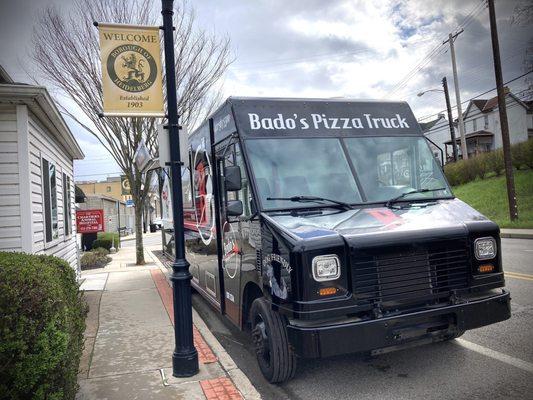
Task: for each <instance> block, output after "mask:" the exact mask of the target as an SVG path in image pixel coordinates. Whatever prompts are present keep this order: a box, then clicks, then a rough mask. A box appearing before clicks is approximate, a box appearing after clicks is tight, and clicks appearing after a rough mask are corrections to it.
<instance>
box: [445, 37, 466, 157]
mask: <svg viewBox="0 0 533 400" xmlns="http://www.w3.org/2000/svg"><path fill="white" fill-rule="evenodd" d="M461 33H463V29H461V30H460V31H459V32H457V33H455V34H454V35H452V34H451V33H450V35H449V36H448V40H445V41H444V42H442V44H446V43H448V42H449V43H450V53H451V55H452V68H453V83H454V85H455V100H456V102H457V113H458V114H459V115H458V118H459V134H460V135H461V153H462V154H463V160H466V159H468V150H467V147H466V138H465V125H464V123H463V110H462V108H461V94H460V92H459V78H458V77H457V63H456V62H455V47H454V45H453V42H454V40H455V38H456V37H457V36H459V35H460V34H461Z"/></svg>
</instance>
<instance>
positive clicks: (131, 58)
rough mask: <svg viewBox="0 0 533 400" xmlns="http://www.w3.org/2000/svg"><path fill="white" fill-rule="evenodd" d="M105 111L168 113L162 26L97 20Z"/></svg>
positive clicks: (110, 114) (145, 113)
mask: <svg viewBox="0 0 533 400" xmlns="http://www.w3.org/2000/svg"><path fill="white" fill-rule="evenodd" d="M98 30H99V34H100V57H101V61H102V89H103V96H104V98H103V103H104V110H103V111H104V115H106V116H125V117H131V116H145V117H146V116H151V117H162V116H164V115H165V113H164V107H163V86H162V75H161V58H160V46H159V27H157V26H153V27H152V26H135V25H120V24H100V23H99V24H98Z"/></svg>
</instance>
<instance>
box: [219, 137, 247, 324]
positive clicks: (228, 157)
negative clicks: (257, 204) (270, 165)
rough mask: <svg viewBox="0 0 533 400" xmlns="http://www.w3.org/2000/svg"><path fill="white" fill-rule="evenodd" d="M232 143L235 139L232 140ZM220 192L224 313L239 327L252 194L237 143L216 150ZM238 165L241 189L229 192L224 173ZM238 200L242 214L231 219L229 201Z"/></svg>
mask: <svg viewBox="0 0 533 400" xmlns="http://www.w3.org/2000/svg"><path fill="white" fill-rule="evenodd" d="M229 140H232V139H229ZM216 160H217V175H218V190H219V193H218V194H219V199H220V221H219V224H220V229H218V232H220V238H221V248H222V256H221V262H222V273H223V278H222V281H223V290H224V294H223V295H224V297H225V312H226V314H227V316H228V318H229V319H230V320H231V321H232V322H233V323H235V324H236V325H237V326H240V318H241V309H240V308H241V307H240V303H241V298H240V297H241V293H240V290H241V280H242V265H243V257H244V258H246V255H247V250H246V244H245V243H244V242H243V228H245V225H246V222H244V221H243V219H245V217H246V216H249V215H250V201H249V199H250V194H249V185H248V180H247V178H246V172H245V168H244V165H243V163H242V157H241V156H240V151H239V144H238V143H230V144H228V143H222V144H220V145H218V146H217V149H216ZM232 166H237V167H239V168H240V173H241V188H240V190H234V191H232V190H227V189H228V187H227V185H226V178H225V176H224V171H225V169H226V168H227V167H232ZM235 200H239V201H241V202H242V206H243V213H242V215H240V216H231V215H229V213H228V202H230V201H235Z"/></svg>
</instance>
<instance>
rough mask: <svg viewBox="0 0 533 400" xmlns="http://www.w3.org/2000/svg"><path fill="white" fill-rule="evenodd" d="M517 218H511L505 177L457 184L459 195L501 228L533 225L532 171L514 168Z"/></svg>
mask: <svg viewBox="0 0 533 400" xmlns="http://www.w3.org/2000/svg"><path fill="white" fill-rule="evenodd" d="M514 179H515V188H516V198H517V202H518V220H517V221H514V222H511V221H510V219H509V205H508V202H507V191H506V184H505V176H503V175H502V176H498V177H492V178H487V179H482V180H476V181H474V182H469V183H466V184H464V185H460V186H455V187H454V188H453V192H454V194H455V196H456V197H458V198H460V199H461V200H463V201H464V202H465V203H468V204H470V205H471V206H472V207H474V208H475V209H476V210H478V211H479V212H480V213H482V214H483V215H485V216H486V217H487V218H490V219H491V220H493V221H494V222H496V223H497V224H498V225H499V226H500V228H533V170H526V171H516V170H515V171H514Z"/></svg>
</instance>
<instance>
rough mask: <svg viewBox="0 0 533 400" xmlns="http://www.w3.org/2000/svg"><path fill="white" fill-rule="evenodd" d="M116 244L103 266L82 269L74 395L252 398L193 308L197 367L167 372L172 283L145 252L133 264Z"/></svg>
mask: <svg viewBox="0 0 533 400" xmlns="http://www.w3.org/2000/svg"><path fill="white" fill-rule="evenodd" d="M134 257H135V248H134V247H131V248H126V247H124V248H122V249H121V250H120V251H119V252H118V253H117V254H114V255H113V256H112V258H113V261H112V262H111V263H109V264H108V265H107V266H106V268H103V269H99V270H91V271H84V272H82V279H84V281H83V283H82V285H81V289H82V290H85V297H86V300H87V302H88V304H89V315H88V317H87V322H86V325H87V328H86V331H85V349H84V353H83V356H82V360H81V363H80V372H79V376H78V382H79V385H80V390H79V392H78V395H77V399H80V400H81V399H84V400H85V399H91V400H93V399H110V400H111V399H127V400H133V399H161V400H166V399H169V400H170V399H173V400H176V399H187V400H188V399H208V400H211V399H213V400H215V399H243V398H244V399H259V398H260V396H259V394H258V392H257V391H256V390H255V388H254V387H253V386H252V384H251V383H250V381H249V380H248V378H247V377H246V375H244V373H243V372H242V371H240V370H239V369H238V367H237V365H236V364H235V363H234V362H233V360H232V359H231V358H230V357H229V355H228V354H227V353H226V352H225V350H224V348H223V347H222V346H221V345H220V343H219V342H218V341H217V340H216V338H215V337H214V336H213V335H212V334H211V332H210V331H209V329H208V328H207V326H206V325H205V323H204V321H203V320H202V319H201V318H200V317H199V316H198V314H197V313H196V312H195V311H194V310H193V320H194V325H195V327H194V343H195V346H196V348H197V350H198V356H199V360H200V372H199V373H198V374H197V375H196V376H193V377H190V378H174V377H172V359H171V358H172V352H173V350H174V349H173V347H174V332H173V324H172V317H173V314H172V290H171V288H170V286H169V285H168V281H167V279H166V277H165V272H166V268H165V267H164V266H163V265H162V264H161V263H159V261H158V260H157V259H155V257H153V256H152V253H151V252H150V251H146V260H147V261H149V262H147V264H146V265H144V266H142V267H138V266H134V264H133V262H134Z"/></svg>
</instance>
